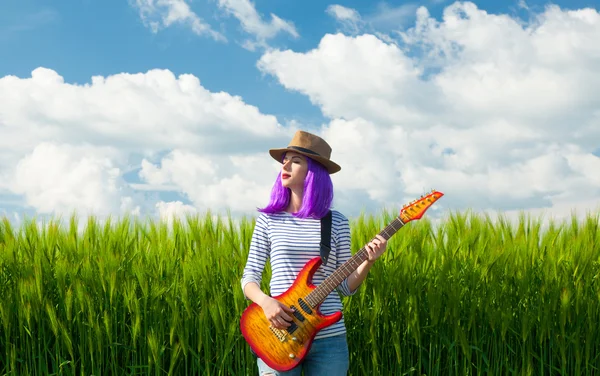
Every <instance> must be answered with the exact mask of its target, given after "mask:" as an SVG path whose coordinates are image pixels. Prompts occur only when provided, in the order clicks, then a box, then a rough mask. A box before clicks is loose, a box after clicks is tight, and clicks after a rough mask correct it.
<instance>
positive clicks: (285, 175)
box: [281, 174, 290, 179]
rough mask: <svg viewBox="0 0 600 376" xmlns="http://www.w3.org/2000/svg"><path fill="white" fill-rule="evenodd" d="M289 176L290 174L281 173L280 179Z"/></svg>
mask: <svg viewBox="0 0 600 376" xmlns="http://www.w3.org/2000/svg"><path fill="white" fill-rule="evenodd" d="M289 177H290V174H281V178H282V179H288V178H289Z"/></svg>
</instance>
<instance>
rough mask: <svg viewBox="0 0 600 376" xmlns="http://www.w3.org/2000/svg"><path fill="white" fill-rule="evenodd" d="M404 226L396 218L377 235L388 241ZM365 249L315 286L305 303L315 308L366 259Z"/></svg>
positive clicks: (398, 218)
mask: <svg viewBox="0 0 600 376" xmlns="http://www.w3.org/2000/svg"><path fill="white" fill-rule="evenodd" d="M402 226H404V222H402V220H401V219H400V217H397V218H396V219H394V220H393V221H392V222H391V223H390V224H389V225H387V227H386V228H384V229H383V230H382V231H381V232H380V233H379V235H381V236H382V237H383V238H384V239H386V240H388V239H389V238H391V237H392V235H394V234H395V233H396V232H397V231H398V230H400V228H402ZM368 257H369V256H368V254H367V249H366V248H365V247H364V246H363V247H362V248H361V249H360V250H359V251H358V252H356V253H355V254H354V256H352V257H351V258H350V259H349V260H348V261H346V262H345V263H344V264H343V265H342V266H340V267H339V268H338V269H337V270H336V271H335V272H333V273H332V274H331V275H330V276H329V277H327V278H326V279H325V280H324V281H323V283H321V284H320V285H319V286H317V287H316V288H315V289H314V290H313V291H312V292H311V293H310V294H308V295H307V297H306V302H307V303H308V304H310V306H311V307H316V306H317V305H319V304H321V303H322V302H323V301H324V300H325V298H326V297H327V295H329V294H330V293H331V292H332V291H333V290H334V289H335V288H336V287H338V286H339V285H340V284H341V283H342V282H343V281H344V279H346V278H347V277H348V276H349V275H350V274H351V273H352V272H353V271H355V270H356V269H357V268H358V267H359V266H360V265H361V264H362V263H363V262H364V261H365V260H366V259H367V258H368Z"/></svg>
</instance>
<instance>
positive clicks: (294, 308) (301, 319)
mask: <svg viewBox="0 0 600 376" xmlns="http://www.w3.org/2000/svg"><path fill="white" fill-rule="evenodd" d="M290 308H292V309H293V310H294V316H296V318H297V319H298V321H300V322H303V321H304V320H305V318H304V316H302V314H301V313H300V311H298V310H297V309H296V307H294V306H291V307H290Z"/></svg>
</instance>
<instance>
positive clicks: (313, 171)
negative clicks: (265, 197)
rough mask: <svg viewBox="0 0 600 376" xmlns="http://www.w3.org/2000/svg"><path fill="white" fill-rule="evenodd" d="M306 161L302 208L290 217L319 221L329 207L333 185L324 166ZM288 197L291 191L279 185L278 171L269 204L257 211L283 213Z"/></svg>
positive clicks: (313, 161)
mask: <svg viewBox="0 0 600 376" xmlns="http://www.w3.org/2000/svg"><path fill="white" fill-rule="evenodd" d="M284 157H285V155H284ZM306 161H307V162H308V171H307V173H306V178H305V179H304V196H303V198H302V206H301V207H300V210H299V211H298V212H297V213H292V215H294V216H295V217H298V218H310V217H312V218H316V219H320V218H322V217H323V216H325V214H327V212H328V211H329V209H330V207H331V202H332V201H333V183H332V182H331V177H330V176H329V172H328V171H327V169H326V168H325V166H323V165H322V164H320V163H319V162H317V161H315V160H313V159H311V158H309V157H306ZM290 197H291V190H290V189H289V188H286V187H284V186H283V185H282V184H281V171H280V172H279V174H278V175H277V178H276V179H275V184H273V188H272V189H271V199H270V200H269V204H268V205H267V206H266V207H265V208H262V209H258V211H259V212H261V213H269V214H273V213H278V212H282V211H285V210H286V209H287V207H288V205H289V203H290Z"/></svg>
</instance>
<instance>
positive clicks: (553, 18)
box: [258, 2, 600, 211]
mask: <svg viewBox="0 0 600 376" xmlns="http://www.w3.org/2000/svg"><path fill="white" fill-rule="evenodd" d="M402 37H403V40H402V43H397V44H395V43H385V42H384V41H382V40H381V39H379V38H377V37H375V36H373V35H368V34H367V35H361V36H357V37H350V36H345V35H342V34H335V35H326V36H324V37H323V39H322V40H321V42H320V44H319V46H318V47H317V48H315V49H313V50H310V51H307V52H305V53H300V52H293V51H290V50H283V51H281V50H273V51H269V52H267V53H265V54H264V55H263V56H262V58H261V59H260V61H259V63H258V67H259V68H260V69H261V70H262V71H263V72H265V73H269V74H271V75H273V76H275V77H276V78H277V79H278V80H279V82H280V83H281V84H282V85H283V86H285V87H286V88H288V89H290V90H294V91H298V92H300V93H303V94H305V95H307V96H308V97H309V98H310V100H311V101H312V103H314V104H316V105H318V106H319V107H320V108H321V109H322V111H323V113H324V114H325V115H326V116H328V117H330V118H331V122H330V124H329V125H328V128H327V130H326V131H324V132H323V134H325V135H326V136H327V137H329V138H330V139H331V140H332V144H334V145H335V147H334V155H337V156H338V158H339V159H341V160H342V161H343V162H342V164H343V169H342V171H341V172H340V174H339V175H338V176H337V177H336V181H337V183H338V186H339V189H340V191H342V192H344V191H348V192H350V193H348V194H347V195H346V197H345V198H343V199H342V200H344V202H349V201H351V200H350V199H348V197H350V196H352V195H356V194H357V191H360V192H365V193H366V194H367V196H366V197H361V198H362V199H363V200H369V199H370V200H372V201H371V203H372V207H373V206H381V205H382V204H388V203H396V202H397V201H406V200H411V199H412V198H414V197H415V196H418V195H419V194H420V193H423V192H426V191H428V190H429V189H431V188H435V189H439V190H441V191H446V193H447V194H446V196H445V197H444V200H442V201H440V203H439V205H443V206H444V207H446V208H459V209H464V208H466V207H473V208H475V209H478V210H485V209H490V210H497V209H502V210H518V209H519V208H524V209H525V208H527V209H528V208H548V207H553V206H554V207H555V208H556V210H559V211H561V210H564V208H565V205H567V202H569V200H571V201H572V202H573V203H575V202H588V203H590V205H594V203H600V184H599V180H598V178H597V174H595V173H593V172H591V171H595V170H593V169H594V168H597V167H598V166H599V164H600V159H599V158H598V157H596V156H595V155H593V154H592V153H593V152H594V151H595V150H597V149H598V147H599V146H600V116H599V114H600V112H599V110H598V108H600V95H599V94H600V91H599V89H598V88H599V87H600V71H598V70H597V69H596V68H595V67H597V64H598V62H599V56H600V45H599V44H597V43H594V42H593V41H595V40H599V39H600V15H599V14H598V12H597V11H596V10H593V9H582V10H578V11H563V10H561V9H559V8H558V7H556V6H550V7H548V8H547V9H546V10H545V12H544V13H542V14H540V15H538V17H537V18H534V19H533V21H532V22H531V23H530V24H524V22H523V21H520V20H516V19H513V18H511V17H510V16H508V15H494V14H490V13H487V12H485V11H483V10H480V9H478V8H477V6H476V5H474V4H473V3H469V2H466V3H454V4H453V5H451V6H449V7H447V8H446V9H445V11H444V13H443V18H442V20H441V21H437V20H436V19H434V18H432V17H430V15H429V13H428V12H427V10H426V9H425V8H423V7H421V8H419V10H418V11H417V20H416V24H415V26H414V27H413V28H411V29H409V30H407V31H406V32H404V33H402ZM408 51H410V53H409V52H408Z"/></svg>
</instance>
